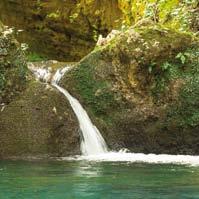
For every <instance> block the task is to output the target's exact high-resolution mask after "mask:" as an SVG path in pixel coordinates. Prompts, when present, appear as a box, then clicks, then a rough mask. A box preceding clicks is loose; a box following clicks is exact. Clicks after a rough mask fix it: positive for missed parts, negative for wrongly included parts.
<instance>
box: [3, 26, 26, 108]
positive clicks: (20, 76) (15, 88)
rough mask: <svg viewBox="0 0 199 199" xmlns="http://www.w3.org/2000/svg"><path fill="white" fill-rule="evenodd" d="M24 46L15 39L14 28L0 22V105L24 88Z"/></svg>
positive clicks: (10, 99) (6, 102)
mask: <svg viewBox="0 0 199 199" xmlns="http://www.w3.org/2000/svg"><path fill="white" fill-rule="evenodd" d="M24 48H25V45H24V44H20V43H18V42H17V41H16V40H15V38H14V30H13V29H12V28H6V27H5V26H4V25H3V24H2V23H1V22H0V105H1V104H8V103H9V102H10V101H12V100H13V99H14V98H15V97H16V96H18V95H19V94H20V93H21V92H22V91H23V90H24V89H25V86H26V81H27V66H26V58H25V54H24V50H25V49H24ZM0 108H1V107H0Z"/></svg>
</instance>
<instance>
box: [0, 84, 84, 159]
mask: <svg viewBox="0 0 199 199" xmlns="http://www.w3.org/2000/svg"><path fill="white" fill-rule="evenodd" d="M74 154H80V146H79V133H78V123H77V121H76V117H75V116H74V114H73V112H72V110H71V107H70V105H69V104H68V103H67V101H66V99H65V97H64V96H62V95H61V94H60V93H59V92H58V91H56V90H55V89H53V88H52V87H50V86H47V85H45V84H41V83H39V82H31V83H29V85H28V86H27V89H26V90H25V91H24V93H23V95H21V96H20V97H19V98H18V99H17V100H15V101H13V102H11V103H10V104H9V105H8V106H5V107H4V109H3V110H2V111H0V158H15V157H17V158H28V157H42V158H44V157H60V156H69V155H74Z"/></svg>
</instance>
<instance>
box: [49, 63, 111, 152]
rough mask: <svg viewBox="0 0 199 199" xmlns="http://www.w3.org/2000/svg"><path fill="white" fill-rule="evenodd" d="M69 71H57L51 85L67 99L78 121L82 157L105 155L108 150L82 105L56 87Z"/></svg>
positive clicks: (66, 92)
mask: <svg viewBox="0 0 199 199" xmlns="http://www.w3.org/2000/svg"><path fill="white" fill-rule="evenodd" d="M69 69H70V67H66V68H64V69H62V70H61V69H59V70H57V72H56V73H55V75H54V76H53V78H52V85H53V86H54V87H56V88H57V89H58V90H59V91H60V92H61V93H63V94H64V96H65V97H66V98H67V99H68V101H69V102H70V105H71V107H72V109H73V111H74V113H75V115H76V117H77V119H78V121H79V126H80V130H81V133H82V140H81V152H82V154H83V155H97V154H104V153H107V152H108V150H107V146H106V143H105V141H104V139H103V137H102V136H101V134H100V132H99V130H98V129H97V127H96V126H94V125H93V124H92V122H91V120H90V118H89V116H88V114H87V113H86V111H85V110H84V108H83V107H82V105H81V104H80V103H79V102H78V100H77V99H75V98H74V97H73V96H71V95H70V93H69V92H68V91H67V90H65V89H63V88H62V87H60V86H59V85H58V82H59V81H60V79H61V77H62V76H63V75H64V73H65V72H67V71H68V70H69Z"/></svg>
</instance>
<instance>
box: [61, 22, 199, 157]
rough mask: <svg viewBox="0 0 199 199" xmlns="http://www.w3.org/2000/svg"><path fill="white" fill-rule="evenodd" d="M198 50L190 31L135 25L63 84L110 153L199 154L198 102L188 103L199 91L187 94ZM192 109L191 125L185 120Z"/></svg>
mask: <svg viewBox="0 0 199 199" xmlns="http://www.w3.org/2000/svg"><path fill="white" fill-rule="evenodd" d="M198 47H199V43H198V40H197V39H196V38H194V36H192V35H191V34H188V33H182V32H176V31H174V30H170V29H167V28H164V27H161V26H155V25H147V26H141V27H132V28H129V29H128V30H127V31H125V32H121V33H120V34H119V35H117V36H116V37H115V38H113V39H112V40H111V41H110V42H108V43H107V44H106V45H105V46H101V47H97V48H96V49H95V50H94V51H93V52H92V53H91V54H89V55H88V56H86V57H85V58H84V59H83V60H81V61H80V63H79V64H77V66H76V67H75V69H74V70H72V71H71V72H69V73H67V74H66V75H65V77H64V79H63V80H62V86H64V87H65V88H67V89H68V90H69V91H70V92H71V93H72V94H73V95H74V96H76V97H77V98H78V99H79V100H80V101H81V103H82V104H83V105H84V107H85V108H86V109H87V111H88V113H89V115H90V116H91V117H92V119H93V121H94V123H95V124H96V126H98V127H99V129H100V130H101V132H102V134H103V136H104V138H105V140H106V141H107V143H108V145H109V147H110V148H111V149H120V148H122V147H126V148H129V149H130V150H131V151H133V152H145V153H169V154H199V149H198V141H199V136H197V132H198V124H199V123H198V118H199V117H198V110H199V109H198V108H197V100H195V101H194V103H195V104H194V106H192V108H189V106H190V105H191V104H190V103H189V102H188V95H189V98H191V97H190V95H192V96H193V97H196V96H198V91H197V89H196V90H194V91H193V92H187V93H186V95H183V91H184V90H186V86H188V85H189V82H188V80H189V78H191V79H192V80H193V81H195V79H194V77H195V76H197V75H199V74H198V72H197V70H198V68H199V66H198V56H195V58H194V59H191V57H192V56H194V52H196V49H198ZM187 52H189V53H190V57H189V56H188V53H187ZM197 52H198V51H197ZM194 68H195V69H194ZM191 71H192V72H191ZM193 71H194V72H193ZM194 74H195V75H194ZM188 87H189V88H190V86H188ZM195 95H196V96H195ZM196 99H197V98H196ZM188 104H189V106H188ZM176 108H177V109H178V112H175V110H176ZM194 108H195V111H194V115H193V117H192V120H194V122H195V123H194V126H193V125H190V124H189V122H188V120H187V121H185V120H183V117H182V116H183V113H184V114H185V115H184V117H186V116H187V117H188V118H189V117H190V114H191V110H193V109H194ZM188 110H189V113H190V114H187V115H186V111H188ZM175 113H176V114H175ZM174 118H175V119H174Z"/></svg>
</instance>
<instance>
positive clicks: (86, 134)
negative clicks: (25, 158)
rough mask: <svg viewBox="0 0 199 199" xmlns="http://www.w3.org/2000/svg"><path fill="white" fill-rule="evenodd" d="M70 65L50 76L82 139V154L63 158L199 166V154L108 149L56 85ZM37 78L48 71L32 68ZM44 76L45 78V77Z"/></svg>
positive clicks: (73, 101) (83, 113) (84, 115)
mask: <svg viewBox="0 0 199 199" xmlns="http://www.w3.org/2000/svg"><path fill="white" fill-rule="evenodd" d="M31 70H32V69H31ZM68 70H70V67H66V68H64V69H62V70H61V69H59V70H57V72H56V73H55V75H54V76H53V78H52V82H51V83H52V85H53V86H54V87H56V88H57V89H58V90H59V91H60V92H61V93H63V94H64V95H65V97H66V98H67V99H68V101H69V102H70V104H71V107H72V109H73V111H74V113H75V115H76V117H77V119H78V121H79V125H80V129H81V133H82V140H81V151H82V156H75V157H65V158H62V159H63V160H88V161H112V162H119V161H120V162H145V163H161V164H185V165H192V166H199V156H191V155H167V154H162V155H156V154H143V153H129V152H126V151H125V150H121V151H119V152H111V151H108V149H107V146H106V143H105V141H104V139H103V137H102V136H101V134H100V132H99V130H98V129H97V128H96V127H95V126H94V125H93V124H92V122H91V120H90V118H89V116H88V114H87V113H86V111H85V110H84V109H83V107H82V106H81V104H80V103H79V101H78V100H77V99H75V98H74V97H72V96H71V95H70V94H69V93H68V91H66V90H65V89H63V88H62V87H60V86H59V85H58V82H59V81H60V79H61V78H62V76H63V75H64V73H65V72H67V71H68ZM32 71H33V73H34V74H35V75H36V76H37V78H38V79H40V80H41V79H43V81H45V82H47V81H48V79H49V71H48V70H46V72H45V69H38V70H35V69H34V70H32ZM45 78H46V79H45Z"/></svg>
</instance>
